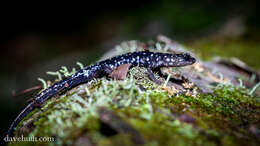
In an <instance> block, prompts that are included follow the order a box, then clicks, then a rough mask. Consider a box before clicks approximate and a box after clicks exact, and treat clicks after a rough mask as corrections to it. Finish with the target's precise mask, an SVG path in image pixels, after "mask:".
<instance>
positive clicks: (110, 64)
mask: <svg viewBox="0 0 260 146" xmlns="http://www.w3.org/2000/svg"><path fill="white" fill-rule="evenodd" d="M195 62H196V59H195V58H193V57H191V56H190V55H189V54H187V53H186V54H168V53H155V52H149V51H142V52H133V53H127V54H123V55H119V56H116V57H113V58H111V59H107V60H104V61H101V62H98V63H96V64H94V65H91V66H88V67H85V68H84V69H81V70H79V71H78V72H76V73H75V74H73V75H71V76H70V77H68V78H66V79H63V80H61V81H59V82H57V83H55V84H53V85H52V86H50V87H48V88H47V89H45V90H44V91H42V92H41V93H39V94H38V95H36V97H35V98H34V100H33V101H31V102H30V103H29V104H28V105H27V106H26V107H25V108H24V109H23V110H22V112H21V113H20V114H19V115H18V116H17V117H16V119H15V120H14V122H13V123H12V125H11V126H10V128H9V129H8V132H7V135H6V136H12V134H13V130H14V129H15V127H16V126H17V125H18V124H19V122H20V121H21V120H22V119H23V118H24V117H25V116H26V115H28V114H29V113H30V112H32V111H33V110H34V109H35V108H37V106H38V107H39V105H42V104H43V103H44V102H45V101H47V100H48V99H50V98H51V97H52V96H54V95H57V94H59V93H61V92H65V91H68V90H69V89H71V88H73V87H75V86H78V85H80V84H83V83H86V82H89V81H91V80H93V79H94V78H101V77H104V76H107V75H109V74H110V73H111V72H112V71H113V70H114V69H115V68H117V67H118V66H120V65H122V64H131V66H130V67H134V66H140V67H145V68H147V69H151V70H154V69H158V68H160V67H180V66H186V65H191V64H193V63H195Z"/></svg>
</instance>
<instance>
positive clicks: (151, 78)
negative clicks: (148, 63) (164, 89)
mask: <svg viewBox="0 0 260 146" xmlns="http://www.w3.org/2000/svg"><path fill="white" fill-rule="evenodd" d="M147 72H148V77H149V79H150V80H151V81H153V82H155V83H156V84H157V85H160V84H161V82H160V81H159V80H157V79H156V78H155V76H154V73H153V71H152V70H151V69H150V68H147Z"/></svg>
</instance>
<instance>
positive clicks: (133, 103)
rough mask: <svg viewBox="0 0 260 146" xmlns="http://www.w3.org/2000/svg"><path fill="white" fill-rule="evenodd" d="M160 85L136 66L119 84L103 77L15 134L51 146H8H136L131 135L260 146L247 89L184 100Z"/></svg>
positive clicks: (55, 102) (157, 141)
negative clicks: (103, 111)
mask: <svg viewBox="0 0 260 146" xmlns="http://www.w3.org/2000/svg"><path fill="white" fill-rule="evenodd" d="M156 78H158V79H159V80H162V81H164V82H165V79H162V78H161V77H159V76H157V75H156ZM164 85H167V86H166V87H165V86H164ZM164 85H157V84H155V83H154V82H152V81H151V80H149V78H148V75H147V73H146V71H145V69H144V68H140V67H135V68H132V69H131V70H130V71H129V74H128V76H127V78H126V79H124V80H112V79H109V78H106V77H104V78H101V79H96V80H93V81H91V82H89V83H86V84H83V85H80V86H78V87H76V88H74V89H72V90H70V91H68V92H66V93H65V94H63V95H61V96H57V97H54V98H53V99H51V100H49V101H48V102H47V103H46V104H45V105H44V106H43V107H42V108H41V110H39V109H38V110H36V111H35V112H34V113H33V114H30V115H28V116H27V118H26V119H25V120H24V122H22V123H21V124H20V126H19V127H18V128H17V131H16V133H15V134H16V136H18V135H22V134H23V135H24V136H29V137H32V136H34V137H54V138H55V141H54V142H16V143H15V142H12V143H9V145H38V144H41V145H80V144H82V143H85V144H86V143H87V144H89V145H136V144H137V143H136V141H134V140H133V139H134V138H133V137H134V136H133V134H131V131H135V132H137V133H138V134H140V135H141V136H140V137H139V140H141V141H143V142H144V143H142V144H143V145H149V146H150V145H152V146H156V145H181V146H182V145H259V144H260V141H259V137H260V130H259V129H260V100H259V99H260V98H259V97H255V96H254V95H250V89H247V88H246V87H244V86H235V85H232V84H223V83H219V84H218V85H217V86H214V87H212V90H213V92H212V93H207V94H206V93H197V94H190V95H189V94H188V95H187V94H181V93H180V94H179V93H178V94H172V93H171V92H169V90H171V88H167V87H169V86H171V85H170V84H164ZM101 108H105V109H106V110H108V111H110V112H111V113H112V114H114V115H117V116H119V117H120V122H121V123H124V124H123V125H124V126H122V125H121V126H120V124H118V127H117V124H114V122H115V121H113V119H111V120H107V121H108V122H107V123H106V122H104V121H102V118H101V114H100V112H99V110H100V109H101ZM35 114H38V116H35V117H34V116H32V115H35ZM103 118H104V117H103ZM105 118H106V116H105ZM28 120H32V121H34V122H33V126H31V127H29V129H27V130H26V131H29V132H27V133H25V132H23V131H22V130H21V129H23V127H28V126H26V121H28ZM111 125H112V126H111ZM130 129H132V130H130ZM133 129H134V130H133ZM129 131H130V132H129Z"/></svg>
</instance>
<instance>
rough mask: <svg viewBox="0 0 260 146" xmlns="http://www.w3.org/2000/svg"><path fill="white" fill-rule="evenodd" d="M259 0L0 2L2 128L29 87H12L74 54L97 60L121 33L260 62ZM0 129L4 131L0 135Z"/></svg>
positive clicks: (27, 83)
mask: <svg viewBox="0 0 260 146" xmlns="http://www.w3.org/2000/svg"><path fill="white" fill-rule="evenodd" d="M257 5H259V2H258V1H257V0H255V1H224V0H203V1H202V0H197V1H192V0H142V1H141V0H131V1H129V0H126V1H106V2H103V1H92V2H91V3H90V2H86V3H85V4H81V5H80V4H78V5H76V4H70V3H67V5H66V6H63V4H62V3H61V4H55V5H54V4H44V3H37V4H36V3H35V4H32V3H28V4H25V3H21V4H19V3H16V6H14V4H9V5H4V4H3V5H2V6H1V7H2V8H1V19H0V21H1V25H0V48H1V58H0V63H1V72H0V81H1V89H0V108H1V109H0V111H1V115H0V118H1V134H2V135H3V134H4V133H5V132H6V131H7V129H8V127H9V126H10V124H11V122H12V120H14V118H15V117H16V116H17V115H18V113H19V111H21V109H22V108H23V107H24V106H25V105H26V100H28V99H29V98H31V97H30V95H27V94H25V95H21V96H18V97H12V94H11V93H12V90H13V91H16V92H20V91H22V90H24V89H27V88H30V87H34V86H36V85H41V83H40V82H39V81H37V78H38V77H41V78H44V79H48V80H52V79H53V77H51V76H48V75H46V73H45V72H46V71H57V70H58V69H60V67H61V66H63V65H65V66H67V67H69V69H71V68H72V67H77V66H76V62H77V61H80V62H82V63H83V64H84V65H89V64H90V63H93V62H95V60H97V59H98V58H99V57H100V56H102V54H103V53H104V52H105V51H107V50H109V49H111V48H113V46H115V45H117V44H119V43H120V42H121V41H124V40H141V41H148V40H150V39H155V38H156V36H157V35H158V34H163V35H166V36H168V37H170V38H172V39H174V40H177V41H179V42H181V43H183V44H184V45H185V46H186V47H188V48H191V49H192V50H193V51H195V52H197V53H198V54H199V55H200V57H202V58H203V59H209V58H210V57H212V56H217V55H221V56H227V57H230V56H235V57H238V58H239V59H241V60H243V61H245V62H246V63H248V64H249V65H250V66H252V67H253V68H255V69H256V70H257V69H259V67H260V65H259V63H260V43H259V40H260V39H259V32H260V31H259V30H260V27H259V26H260V20H259V19H258V17H259V16H258V14H259V9H257ZM2 135H1V136H2Z"/></svg>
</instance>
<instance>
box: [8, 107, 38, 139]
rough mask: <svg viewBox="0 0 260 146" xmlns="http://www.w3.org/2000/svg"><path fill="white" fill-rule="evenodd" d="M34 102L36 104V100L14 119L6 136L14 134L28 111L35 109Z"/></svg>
mask: <svg viewBox="0 0 260 146" xmlns="http://www.w3.org/2000/svg"><path fill="white" fill-rule="evenodd" d="M34 104H35V103H34V102H31V103H29V104H28V105H27V106H26V107H25V108H24V109H23V110H22V112H21V113H20V114H19V115H18V116H17V117H16V118H15V120H14V121H13V123H12V125H11V126H10V128H9V129H8V132H7V134H6V136H5V137H10V136H13V132H14V129H15V128H16V126H17V125H18V124H19V123H20V122H21V121H22V120H23V119H24V117H25V116H27V115H28V113H30V112H31V111H33V109H34V108H35V107H34Z"/></svg>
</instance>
